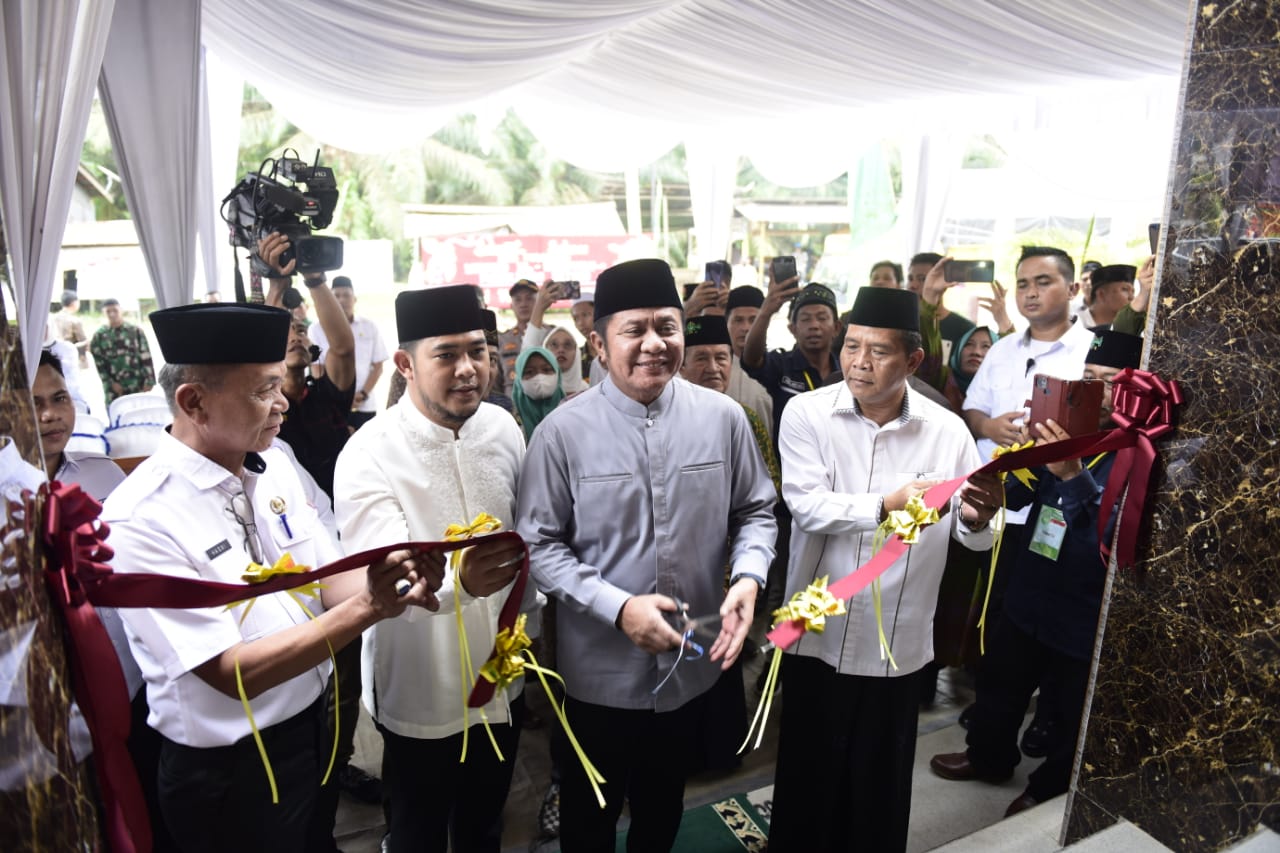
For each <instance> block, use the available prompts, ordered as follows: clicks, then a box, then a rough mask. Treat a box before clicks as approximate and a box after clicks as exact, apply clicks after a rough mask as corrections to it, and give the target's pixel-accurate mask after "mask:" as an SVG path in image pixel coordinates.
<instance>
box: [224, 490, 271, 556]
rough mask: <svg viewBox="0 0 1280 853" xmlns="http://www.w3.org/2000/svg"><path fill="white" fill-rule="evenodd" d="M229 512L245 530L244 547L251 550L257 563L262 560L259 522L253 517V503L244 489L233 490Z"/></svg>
mask: <svg viewBox="0 0 1280 853" xmlns="http://www.w3.org/2000/svg"><path fill="white" fill-rule="evenodd" d="M226 509H227V512H228V513H230V515H231V517H232V518H234V519H235V520H236V522H237V523H238V524H239V525H240V529H241V530H243V531H244V549H245V550H246V551H248V552H249V556H250V557H252V558H253V561H254V562H255V563H261V562H262V543H261V542H260V541H259V540H258V523H257V522H256V521H254V519H253V505H252V504H250V503H249V496H248V495H247V494H246V493H245V491H244V489H243V488H242V489H239V490H238V491H234V492H231V502H230V504H229V505H228V506H227V508H226Z"/></svg>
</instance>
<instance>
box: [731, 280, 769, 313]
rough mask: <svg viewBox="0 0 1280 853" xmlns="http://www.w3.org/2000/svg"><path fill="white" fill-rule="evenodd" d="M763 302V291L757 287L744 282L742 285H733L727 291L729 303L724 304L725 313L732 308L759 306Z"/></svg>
mask: <svg viewBox="0 0 1280 853" xmlns="http://www.w3.org/2000/svg"><path fill="white" fill-rule="evenodd" d="M763 304H764V291H763V290H761V289H760V288H758V287H752V286H751V285H749V284H744V285H743V286H742V287H735V288H734V289H733V290H730V291H729V304H728V305H726V306H725V309H724V310H725V313H726V314H727V313H729V312H730V311H732V310H733V309H734V308H759V307H760V306H761V305H763Z"/></svg>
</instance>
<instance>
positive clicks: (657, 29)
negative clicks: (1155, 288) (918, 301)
mask: <svg viewBox="0 0 1280 853" xmlns="http://www.w3.org/2000/svg"><path fill="white" fill-rule="evenodd" d="M0 4H2V6H3V8H4V10H5V15H6V16H7V20H5V21H4V22H3V23H4V35H3V41H4V44H5V52H6V54H5V57H4V62H5V65H4V71H5V80H4V85H3V87H0V88H3V89H4V95H3V96H2V97H4V98H5V100H4V101H2V102H0V127H2V128H3V129H2V130H0V133H2V134H4V136H3V140H4V141H5V143H6V144H5V146H4V150H3V152H2V154H0V159H3V161H4V164H3V165H0V191H2V192H3V193H4V196H5V202H4V204H5V208H4V212H5V215H6V222H7V223H10V224H9V230H10V233H11V234H12V235H14V237H13V238H12V239H11V244H13V246H14V249H15V251H14V257H13V260H14V264H15V270H16V271H17V272H16V276H17V282H18V287H19V290H21V291H22V293H21V295H20V296H19V299H20V305H21V309H20V314H21V316H22V319H23V321H24V322H25V323H26V325H27V327H28V328H27V330H26V332H27V337H28V339H29V340H31V341H34V340H37V339H38V338H39V337H41V335H39V334H36V333H33V332H31V331H30V327H31V326H32V324H33V323H35V324H39V323H42V322H43V319H44V316H45V307H43V306H41V305H40V303H42V302H47V298H46V297H48V296H49V295H50V293H51V292H52V289H53V287H52V284H53V283H52V281H51V280H50V278H51V276H52V258H51V254H49V253H52V252H53V251H56V243H57V241H56V240H51V239H50V237H51V235H54V234H55V233H60V231H61V228H60V225H61V214H62V212H63V211H65V210H66V193H67V192H69V188H70V186H71V183H72V180H73V176H74V171H75V154H76V153H78V149H79V140H80V135H81V132H82V129H83V126H84V121H83V118H82V117H81V116H82V114H83V112H84V110H83V106H85V105H87V101H86V100H85V99H84V96H83V87H78V86H77V85H76V80H75V78H76V75H77V74H80V75H81V76H83V75H84V73H88V74H91V73H92V71H91V69H93V67H94V66H95V65H96V57H97V56H98V55H99V53H100V52H101V32H100V31H101V28H102V27H101V26H99V28H98V30H97V31H94V30H93V29H92V28H90V27H88V26H87V25H82V26H81V27H80V28H79V29H77V30H76V32H77V33H79V34H80V35H79V37H80V38H82V39H89V41H87V42H86V49H85V50H80V49H78V48H77V49H76V50H75V51H71V50H70V47H69V45H68V44H63V43H61V42H58V43H54V42H51V41H50V37H49V36H48V35H47V33H48V32H57V33H63V34H65V33H67V32H68V24H67V23H66V22H67V21H68V20H70V17H69V16H73V15H74V12H69V11H68V10H69V9H71V10H79V11H80V12H81V17H85V16H86V14H87V13H86V11H85V10H93V14H94V15H96V18H95V19H96V20H98V21H99V24H100V25H101V23H102V22H103V21H105V18H106V16H108V15H110V14H111V10H112V6H113V4H112V2H111V0H99V2H97V3H90V2H88V0H81V2H79V4H76V3H74V2H71V1H70V0H68V1H67V2H61V3H43V2H42V3H32V2H24V0H0ZM114 6H115V7H116V12H115V21H114V23H113V26H112V35H111V44H110V46H109V48H108V51H107V58H106V61H105V63H104V67H103V72H102V78H101V79H102V91H103V98H104V102H105V103H106V104H107V107H108V113H109V117H110V123H111V129H112V134H113V139H114V141H115V145H116V154H117V158H118V161H119V163H120V165H121V167H122V171H123V173H124V177H125V181H126V185H127V187H128V190H127V192H128V198H129V204H130V207H131V209H132V210H133V213H134V218H135V221H136V223H137V225H138V230H139V234H140V238H141V241H142V244H143V247H144V251H145V252H146V256H147V263H148V267H149V269H150V270H151V274H152V278H153V281H154V283H155V287H156V291H157V294H158V295H159V297H160V302H161V304H162V305H176V304H182V303H184V302H186V301H188V300H189V299H190V298H191V294H192V290H193V287H192V285H193V277H194V271H195V267H196V256H195V244H194V234H195V232H196V229H197V222H200V223H202V228H201V230H202V231H203V232H204V239H202V250H203V252H204V254H205V261H204V264H203V265H204V266H205V267H206V268H209V267H213V268H215V269H216V267H217V266H218V263H217V260H216V259H215V260H214V261H212V262H211V261H210V260H209V259H208V258H209V255H210V254H211V250H212V249H213V247H214V246H215V245H216V246H218V247H219V248H220V249H221V248H225V243H224V241H223V239H222V237H221V234H220V233H219V232H220V231H221V229H220V227H219V226H217V225H216V223H213V224H211V217H210V216H209V214H208V205H209V203H210V193H211V192H212V193H213V194H214V195H221V194H222V193H223V192H224V191H225V189H226V188H229V187H230V185H231V183H232V182H233V181H228V180H226V177H227V173H226V172H224V171H223V170H224V169H226V168H228V167H227V166H226V165H225V159H224V155H223V154H220V153H219V152H221V151H227V150H228V147H229V140H233V139H234V137H233V135H232V133H230V132H229V127H228V125H229V122H230V117H231V116H232V114H233V110H234V109H235V108H236V105H238V103H239V101H238V99H235V100H233V99H232V97H231V91H230V89H229V88H228V89H224V90H223V92H224V93H225V94H227V97H225V98H217V99H215V98H214V96H213V95H212V94H210V95H209V98H210V100H209V101H208V103H207V105H205V106H203V107H200V106H198V105H199V104H200V98H199V96H198V93H199V92H200V88H199V84H198V82H197V81H198V79H199V74H198V69H199V56H200V54H199V48H200V45H201V43H202V42H203V44H204V45H206V46H207V47H208V49H209V52H208V55H207V58H206V62H207V63H209V68H212V67H213V64H214V63H213V61H212V60H213V57H214V56H215V55H216V57H217V59H219V60H221V62H222V63H223V65H224V67H225V68H228V69H231V75H226V74H221V75H218V76H219V78H220V79H227V78H228V76H230V77H231V78H234V79H238V78H239V77H241V76H242V77H243V79H245V80H248V81H250V82H252V83H253V84H254V85H255V86H257V87H258V88H259V89H260V90H261V91H262V92H263V93H264V94H265V95H266V96H267V97H268V98H269V99H270V100H271V101H272V102H273V103H274V104H275V105H276V106H277V107H278V108H279V109H280V110H281V111H282V112H283V113H284V114H285V115H286V116H287V117H288V118H289V119H290V120H291V121H293V122H294V123H295V124H296V125H298V126H299V127H301V128H302V129H303V130H305V131H308V132H309V133H311V134H312V135H314V136H316V137H317V138H319V139H322V140H324V141H325V142H326V143H328V144H331V145H336V146H339V147H342V148H347V149H351V150H354V151H383V150H388V149H391V148H394V147H397V146H401V145H404V144H407V143H409V142H411V141H413V140H417V139H420V138H422V137H424V136H426V135H428V134H430V133H432V132H433V131H435V130H436V129H438V128H439V127H440V126H441V125H442V124H443V123H444V122H446V121H448V120H449V119H450V118H452V117H453V116H455V115H456V114H458V113H459V112H475V113H476V114H477V115H478V116H482V117H484V119H483V122H484V123H487V124H492V121H493V119H494V117H495V116H500V115H501V114H502V112H503V111H505V109H507V108H508V107H509V108H513V109H515V110H516V112H517V113H518V114H519V115H520V117H521V118H522V119H523V120H524V121H525V122H526V124H528V126H529V127H530V129H531V130H532V131H533V132H534V134H535V135H536V136H537V137H538V138H539V140H540V141H541V142H542V143H543V145H544V146H545V147H546V148H547V150H548V151H549V152H550V153H551V154H552V155H553V156H556V157H559V158H562V159H565V160H568V161H569V162H572V163H574V164H576V165H579V166H581V167H583V168H590V169H597V170H602V171H610V172H623V171H627V170H628V169H634V168H635V167H637V166H642V165H645V164H647V163H651V162H653V161H654V160H656V159H657V158H659V157H660V156H662V155H663V154H664V153H666V152H667V151H669V150H670V149H671V148H672V147H673V146H675V145H676V144H677V143H679V142H682V141H683V142H686V143H687V144H688V146H689V149H688V150H689V151H690V152H691V153H690V156H689V165H690V183H691V193H692V194H693V195H694V196H695V199H694V204H695V207H696V208H697V210H698V211H699V213H698V216H697V222H696V227H697V238H698V253H699V254H700V255H705V256H706V257H711V256H715V255H719V254H722V252H723V249H721V248H713V247H720V246H722V245H723V244H724V243H725V242H727V239H728V233H727V232H728V223H729V218H728V217H729V210H730V209H729V205H728V203H727V199H728V198H729V196H728V195H727V193H731V192H732V185H731V183H730V182H731V180H732V176H731V175H730V173H731V172H732V169H731V168H730V166H729V164H730V163H737V162H738V158H739V157H740V156H746V157H748V158H750V159H751V161H752V162H753V164H755V166H756V168H757V169H759V171H760V172H761V173H762V174H763V175H764V177H765V178H766V179H767V180H769V181H771V182H773V183H777V184H780V185H785V186H811V185H814V184H818V183H823V182H826V181H829V180H831V179H832V178H834V177H836V176H838V175H840V174H842V173H844V172H846V171H848V170H849V169H850V167H851V166H854V165H855V164H856V163H857V162H858V157H859V154H860V152H862V151H865V150H866V149H867V146H868V145H869V144H871V142H872V141H874V140H877V139H909V138H912V137H920V136H927V137H929V139H928V141H927V142H925V143H922V144H921V147H920V149H919V150H915V149H914V147H913V146H912V145H908V146H907V148H908V149H909V150H908V151H907V152H906V153H907V157H906V159H907V161H908V162H904V169H903V171H904V181H905V183H906V186H905V191H906V193H907V195H908V200H907V205H906V208H907V209H906V210H905V211H899V214H900V216H899V222H900V225H899V226H898V227H897V228H898V230H904V229H903V228H902V214H903V213H906V214H907V215H909V216H910V217H912V219H911V224H910V228H909V229H905V233H904V235H903V237H902V239H903V240H904V241H905V242H908V243H913V244H914V245H908V246H906V247H904V250H914V249H916V248H919V247H920V246H922V245H927V244H932V243H933V242H934V241H935V237H934V236H933V235H936V233H937V231H938V228H939V223H940V222H941V219H942V217H943V215H944V213H945V209H944V208H945V205H944V202H945V193H944V194H943V195H941V196H940V195H939V194H938V191H939V190H940V189H945V185H946V175H945V174H944V172H945V171H946V169H945V164H946V163H949V162H951V151H950V148H951V146H953V145H957V144H959V142H960V140H962V139H963V137H964V136H965V135H966V134H968V133H972V132H992V133H996V132H1001V130H1003V129H1007V128H1012V129H1015V130H1018V131H1030V130H1038V131H1041V132H1046V131H1047V132H1050V133H1053V132H1058V133H1064V134H1065V133H1075V134H1076V136H1075V139H1076V140H1079V139H1080V138H1081V134H1083V136H1084V137H1085V138H1089V139H1101V138H1103V135H1104V134H1106V133H1108V132H1109V128H1108V129H1107V130H1103V129H1102V127H1104V126H1103V125H1091V124H1090V121H1089V119H1090V118H1091V117H1092V116H1094V115H1097V113H1098V111H1099V109H1100V110H1101V112H1102V113H1103V114H1105V115H1106V116H1108V117H1109V118H1112V117H1114V118H1118V119H1119V120H1120V121H1121V122H1122V123H1124V122H1126V121H1128V122H1137V123H1141V122H1143V121H1147V123H1148V125H1149V126H1150V127H1157V128H1160V129H1161V130H1162V131H1163V129H1164V128H1167V127H1168V126H1170V124H1171V121H1169V120H1168V118H1166V117H1165V114H1161V115H1157V116H1154V117H1153V116H1152V115H1151V113H1150V112H1147V113H1145V114H1144V112H1143V110H1142V109H1141V106H1142V105H1143V104H1144V103H1149V102H1150V100H1151V99H1150V98H1149V97H1148V94H1149V92H1150V90H1151V89H1152V87H1153V83H1152V81H1153V80H1154V81H1156V83H1155V84H1154V85H1155V86H1157V87H1158V86H1163V87H1164V88H1166V89H1169V90H1172V89H1173V88H1174V84H1173V82H1172V81H1173V80H1174V79H1175V75H1176V74H1177V72H1178V70H1179V68H1180V65H1181V62H1182V56H1183V52H1184V46H1185V33H1186V25H1187V15H1188V9H1189V2H1188V0H1127V2H1125V3H1115V2H1113V0H894V2H892V3H890V2H872V0H786V2H783V0H594V2H591V3H582V2H577V1H576V0H574V2H570V0H505V2H503V3H500V4H499V3H491V2H483V3H482V2H476V0H455V2H449V3H440V2H437V0H397V1H396V2H387V0H380V2H372V3H371V2H364V0H271V2H269V3H268V2H265V0H203V2H202V3H201V2H199V1H198V0H189V2H163V0H116V2H115V3H114ZM15 16H16V17H15ZM10 20H12V21H14V22H16V23H13V24H11V23H10ZM94 32H97V39H98V42H97V44H98V48H97V51H96V52H95V49H94V44H93V43H92V39H90V38H89V37H90V35H91V34H93V33H94ZM64 37H65V35H64ZM33 46H34V47H36V48H37V49H36V50H32V49H31V48H32V47H33ZM41 46H43V47H41ZM40 50H45V51H46V54H40ZM46 55H47V58H46ZM37 56H39V58H38V59H37V58H36V57H37ZM85 69H89V70H88V71H85ZM40 75H43V76H40ZM208 76H210V78H211V79H212V78H213V76H214V75H212V74H209V75H208ZM37 78H39V79H37ZM1090 84H1092V85H1094V86H1095V87H1096V86H1098V85H1100V84H1105V85H1107V87H1108V88H1107V90H1106V92H1105V94H1104V95H1103V96H1102V97H1100V98H1099V97H1098V96H1097V95H1096V91H1097V90H1096V89H1095V90H1094V93H1095V94H1093V95H1091V96H1090V98H1091V101H1090V102H1089V103H1088V104H1087V105H1084V106H1082V105H1081V104H1080V103H1079V102H1076V101H1073V100H1072V97H1073V96H1072V93H1073V92H1076V91H1079V90H1080V89H1081V88H1082V87H1086V86H1089V85H1090ZM211 91H212V90H211ZM37 100H42V101H47V102H48V103H47V104H42V105H37V104H36V101H37ZM215 100H216V103H215ZM1169 100H1170V101H1171V100H1172V98H1170V99H1169ZM55 104H56V106H50V105H55ZM72 106H76V107H77V109H71V108H70V107H72ZM202 109H203V110H204V111H205V112H207V114H208V116H207V119H206V121H205V124H204V126H203V127H202V126H201V121H200V118H199V116H200V112H201V110H202ZM1162 109H1164V107H1163V106H1162ZM1171 115H1172V111H1171V108H1169V109H1167V116H1168V117H1171ZM33 117H34V119H33ZM1093 126H1098V127H1099V129H1098V130H1097V131H1096V132H1094V133H1092V134H1090V133H1089V132H1088V131H1089V130H1090V129H1091V128H1092V127H1093ZM208 134H212V137H213V142H212V143H209V142H208V141H207V140H206V141H204V142H201V141H200V140H202V139H205V137H206V136H207V135H208ZM1139 136H1140V137H1141V139H1142V140H1143V141H1144V145H1145V150H1143V151H1142V152H1141V156H1142V157H1144V158H1145V159H1144V160H1143V162H1144V163H1149V162H1159V161H1160V160H1161V159H1163V156H1164V154H1165V153H1167V138H1166V140H1165V141H1164V143H1163V144H1162V145H1161V148H1162V149H1163V150H1162V151H1160V152H1155V151H1152V150H1151V148H1152V147H1154V146H1153V143H1152V142H1150V141H1149V140H1152V139H1155V138H1156V137H1155V135H1154V134H1153V133H1152V132H1151V131H1150V130H1143V131H1140V132H1139ZM72 137H74V142H71V139H72ZM1063 138H1064V140H1065V139H1067V137H1063ZM10 139H12V140H13V143H14V144H8V143H9V141H10ZM64 139H65V140H66V141H67V142H69V143H70V144H69V145H68V146H66V147H59V146H60V145H61V143H62V141H63V140H64ZM219 140H221V141H219ZM201 145H204V148H203V149H202V148H201ZM1067 147H1068V148H1069V149H1070V150H1072V151H1074V152H1076V155H1077V157H1078V152H1079V150H1080V148H1079V146H1075V147H1071V146H1070V145H1069V144H1068V145H1067ZM1099 151H1100V153H1099V156H1101V157H1105V158H1106V160H1107V162H1115V163H1128V162H1132V161H1133V159H1134V158H1133V156H1132V155H1122V156H1119V157H1111V156H1109V155H1108V154H1106V153H1105V152H1101V150H1100V149H1099ZM59 152H62V153H59ZM1156 153H1159V154H1160V156H1159V157H1154V156H1153V155H1154V154H1156ZM227 156H228V157H229V155H227ZM1017 156H1018V157H1019V158H1021V160H1023V161H1025V162H1027V163H1028V164H1029V165H1028V168H1031V169H1035V168H1042V167H1037V166H1036V165H1035V164H1030V156H1029V155H1023V154H1021V153H1019V154H1018V155H1017ZM42 158H43V159H42ZM209 158H212V159H213V165H212V167H211V169H210V168H209V167H207V166H205V165H199V166H197V165H196V164H197V163H198V162H202V161H203V162H207V161H208V160H209ZM1106 171H1107V172H1108V174H1109V175H1112V174H1117V173H1118V175H1119V178H1120V182H1121V185H1120V186H1117V185H1115V184H1113V183H1111V182H1103V181H1099V182H1098V183H1097V186H1098V188H1099V189H1101V190H1103V191H1104V192H1111V193H1113V194H1122V195H1125V196H1126V197H1134V196H1136V195H1139V194H1140V192H1135V191H1134V189H1133V185H1134V181H1135V179H1136V177H1135V176H1137V175H1141V176H1142V177H1143V178H1144V179H1146V178H1147V177H1148V176H1147V175H1146V174H1145V172H1143V171H1142V170H1136V171H1129V172H1126V171H1124V170H1123V169H1121V168H1120V167H1118V166H1117V167H1116V169H1114V170H1106ZM23 174H25V175H29V176H31V177H30V179H29V180H25V181H24V179H21V178H20V177H19V176H20V175H23ZM230 177H234V176H230ZM49 191H52V194H50V192H49ZM633 194H634V193H633ZM722 202H724V203H723V204H722ZM37 208H38V209H37ZM54 212H57V214H56V215H55V213H54ZM14 223H16V225H15V224H14ZM211 230H212V231H214V234H213V236H212V237H210V236H209V233H210V231H211ZM19 243H22V244H23V245H21V246H19V245H18V244H19ZM46 244H49V248H47V249H46V248H44V247H45V245H46ZM215 269H207V271H206V280H205V284H206V287H209V286H212V285H210V282H216V281H217V274H216V271H215ZM33 273H34V274H35V275H34V277H33ZM29 294H39V296H38V298H34V297H29ZM37 315H38V316H37Z"/></svg>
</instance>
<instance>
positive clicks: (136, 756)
mask: <svg viewBox="0 0 1280 853" xmlns="http://www.w3.org/2000/svg"><path fill="white" fill-rule="evenodd" d="M130 710H131V712H132V719H131V720H130V721H129V757H130V758H132V759H133V769H134V770H135V771H136V772H137V774H138V783H139V784H140V785H141V786H142V796H143V799H145V800H146V802H147V811H148V813H149V814H150V816H151V850H152V853H172V851H175V850H177V849H178V847H177V845H176V844H174V841H173V839H172V838H171V837H170V836H169V828H168V827H167V826H165V823H164V818H163V817H162V816H161V813H160V797H159V794H158V792H157V790H156V784H157V777H158V776H159V767H160V750H161V748H162V747H163V745H164V738H162V737H161V736H160V733H159V732H158V731H156V730H155V729H153V728H151V726H148V725H147V717H148V716H150V714H151V708H150V707H149V706H148V705H147V687H146V685H145V684H144V685H143V686H142V687H141V688H140V689H139V690H138V693H137V695H135V696H134V697H133V703H132V705H131V707H130Z"/></svg>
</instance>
